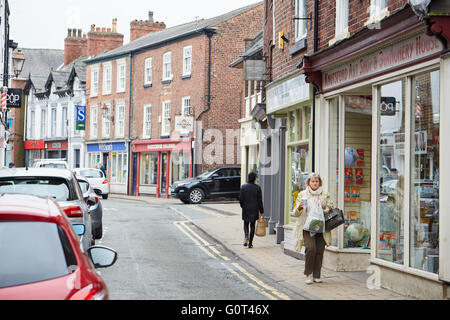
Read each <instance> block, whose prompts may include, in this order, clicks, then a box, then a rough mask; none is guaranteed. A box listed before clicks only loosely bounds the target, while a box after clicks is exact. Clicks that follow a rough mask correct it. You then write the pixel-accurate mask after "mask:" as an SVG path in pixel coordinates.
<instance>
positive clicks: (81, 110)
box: [76, 106, 86, 131]
mask: <svg viewBox="0 0 450 320" xmlns="http://www.w3.org/2000/svg"><path fill="white" fill-rule="evenodd" d="M76 108H77V124H76V130H77V131H85V130H86V106H77V107H76Z"/></svg>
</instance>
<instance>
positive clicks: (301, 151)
mask: <svg viewBox="0 0 450 320" xmlns="http://www.w3.org/2000/svg"><path fill="white" fill-rule="evenodd" d="M308 175H309V145H306V146H298V147H294V148H292V153H291V212H292V211H294V206H295V202H296V201H297V196H298V194H299V193H300V192H301V191H302V190H305V188H306V184H305V183H306V179H307V178H308Z"/></svg>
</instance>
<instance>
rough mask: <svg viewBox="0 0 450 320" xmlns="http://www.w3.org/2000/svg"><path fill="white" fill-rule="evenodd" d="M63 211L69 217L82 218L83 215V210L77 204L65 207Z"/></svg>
mask: <svg viewBox="0 0 450 320" xmlns="http://www.w3.org/2000/svg"><path fill="white" fill-rule="evenodd" d="M64 213H65V214H66V216H67V217H69V218H82V217H83V210H82V209H81V208H80V207H78V206H72V207H65V208H64Z"/></svg>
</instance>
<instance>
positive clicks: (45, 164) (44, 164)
mask: <svg viewBox="0 0 450 320" xmlns="http://www.w3.org/2000/svg"><path fill="white" fill-rule="evenodd" d="M33 168H54V169H69V164H68V163H67V161H65V160H61V159H37V160H34V162H33Z"/></svg>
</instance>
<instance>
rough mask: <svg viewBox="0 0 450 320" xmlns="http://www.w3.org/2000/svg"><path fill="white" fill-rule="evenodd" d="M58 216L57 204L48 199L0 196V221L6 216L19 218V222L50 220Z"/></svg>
mask: <svg viewBox="0 0 450 320" xmlns="http://www.w3.org/2000/svg"><path fill="white" fill-rule="evenodd" d="M60 214H61V213H60V211H59V209H58V204H57V203H56V202H55V201H53V200H52V199H49V198H43V197H38V196H33V195H25V194H1V195H0V220H3V219H2V218H6V217H7V216H15V217H16V218H17V216H21V217H22V219H21V220H35V218H40V220H52V218H54V217H57V216H59V215H60ZM5 220H8V219H5Z"/></svg>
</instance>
